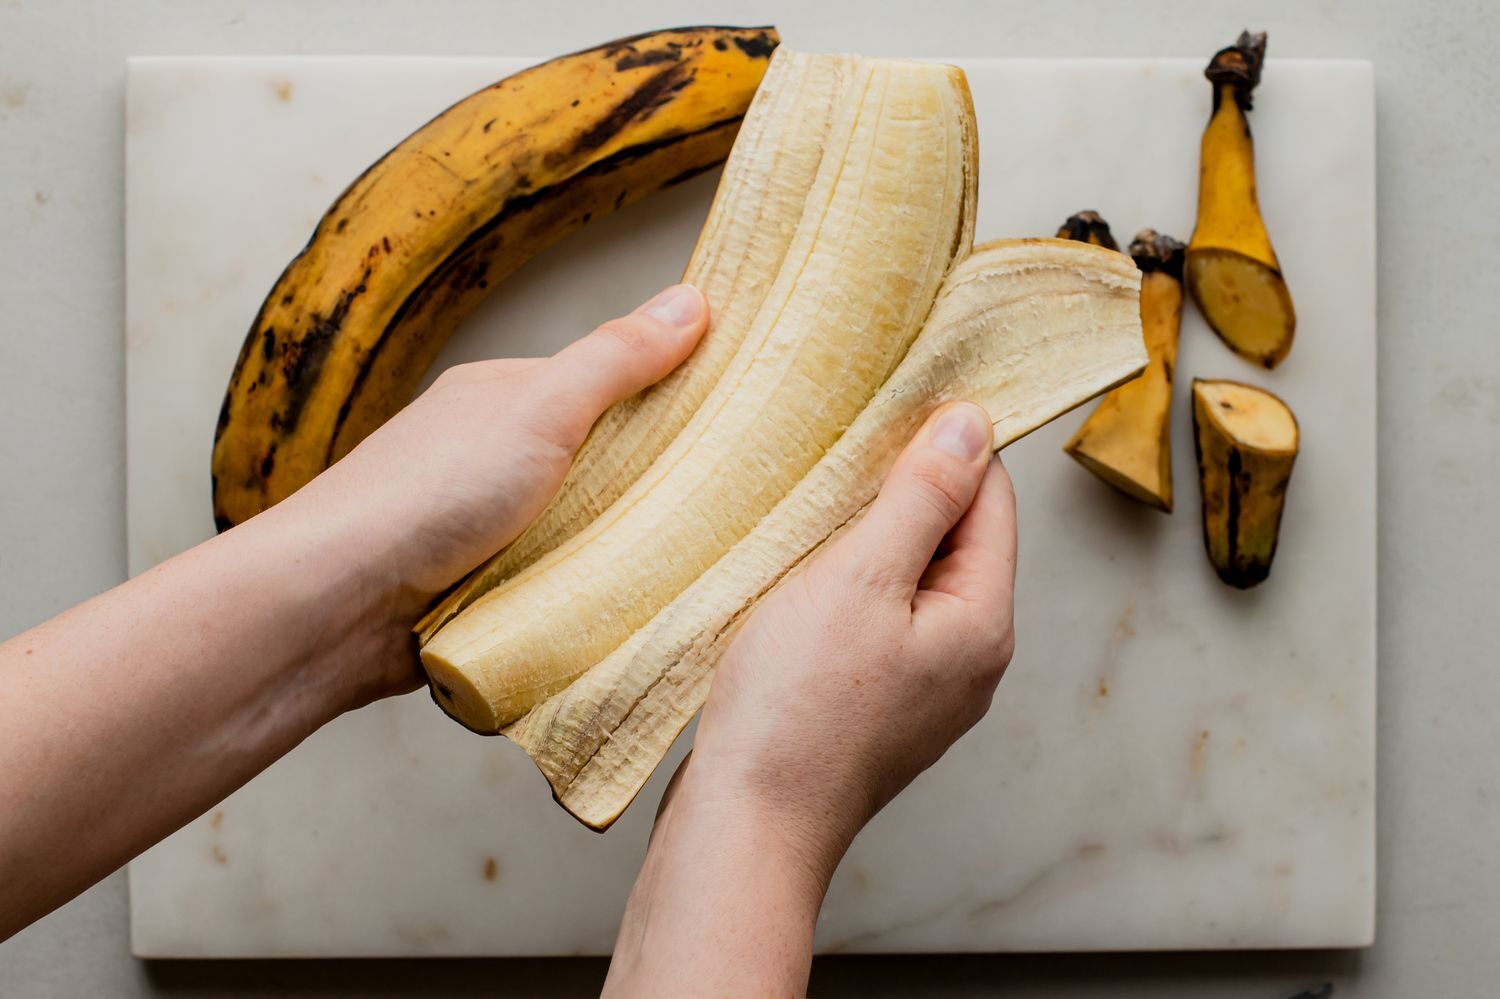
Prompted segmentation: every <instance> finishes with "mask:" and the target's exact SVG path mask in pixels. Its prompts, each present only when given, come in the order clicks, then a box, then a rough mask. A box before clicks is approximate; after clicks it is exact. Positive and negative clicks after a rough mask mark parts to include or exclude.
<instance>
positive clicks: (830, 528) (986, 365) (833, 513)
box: [503, 239, 1146, 829]
mask: <svg viewBox="0 0 1500 999" xmlns="http://www.w3.org/2000/svg"><path fill="white" fill-rule="evenodd" d="M1138 286H1139V275H1138V274H1137V272H1136V270H1135V268H1134V267H1132V266H1131V263H1130V261H1129V260H1128V259H1127V258H1126V257H1124V256H1123V255H1122V254H1119V253H1113V252H1109V251H1106V250H1102V249H1095V248H1094V247H1090V246H1081V245H1075V244H1073V243H1067V242H1062V241H1059V240H1050V239H1044V240H1004V241H998V242H995V243H990V244H985V245H983V246H980V247H977V248H976V249H975V251H974V253H973V255H972V256H970V257H969V258H968V259H966V260H964V261H963V262H962V263H961V264H959V265H958V266H957V267H956V268H955V269H954V270H953V272H952V273H951V274H950V276H949V277H948V279H947V281H946V282H945V283H944V285H943V289H942V291H941V293H940V294H939V296H938V299H937V302H936V304H935V306H934V307H933V310H932V313H931V315H930V316H929V318H928V320H927V322H926V323H925V324H924V326H923V329H922V332H921V334H920V335H919V336H918V338H917V340H916V342H915V343H914V344H913V345H912V347H911V350H910V351H909V352H908V353H907V355H906V358H905V359H904V360H903V361H902V362H901V365H900V367H898V368H897V369H896V371H895V372H894V373H893V374H892V375H891V377H890V378H889V379H888V380H887V381H886V382H885V384H884V385H883V386H882V387H881V388H880V390H879V391H878V392H877V393H875V395H874V397H873V398H872V399H871V401H870V402H869V404H868V405H867V406H866V407H865V408H864V410H863V411H862V412H861V413H860V415H859V418H858V419H857V420H856V421H855V422H854V424H853V425H852V426H851V427H850V428H849V430H848V431H846V432H845V433H844V435H843V436H842V437H840V438H839V440H838V442H837V443H836V444H835V445H834V446H833V447H832V448H830V449H829V451H828V452H827V453H826V454H825V455H824V456H823V458H822V460H820V461H819V462H818V464H817V465H815V466H814V467H813V468H812V469H811V470H810V471H809V472H808V474H807V475H806V476H805V477H803V478H802V479H801V480H800V481H799V482H798V483H797V484H796V485H795V487H793V489H792V490H791V491H790V492H789V493H788V494H787V495H786V496H785V497H784V498H783V499H782V500H781V502H780V503H778V504H777V506H776V507H775V509H773V510H772V511H771V513H770V514H769V515H767V516H766V517H765V519H763V520H762V521H761V522H760V523H759V524H757V525H756V526H755V528H754V529H753V530H752V531H751V532H750V533H749V534H747V535H746V536H745V537H744V538H742V539H741V540H740V541H739V542H738V543H737V544H736V545H735V546H734V547H733V548H731V549H730V550H729V552H728V553H727V554H726V555H724V557H723V558H721V559H719V561H718V562H716V563H715V564H714V565H713V566H712V567H711V568H710V569H708V571H707V572H705V573H703V574H702V575H701V576H699V577H698V579H697V580H695V581H694V582H693V584H692V585H691V586H689V587H688V588H687V589H686V590H684V591H683V592H682V593H681V594H679V595H678V596H677V597H676V598H675V599H673V600H672V601H671V602H670V603H668V604H667V605H666V606H665V607H664V608H663V609H662V610H661V611H660V612H658V613H657V614H656V616H655V617H654V618H652V620H651V621H650V622H649V623H647V624H646V625H645V626H644V627H642V628H640V629H638V630H637V631H636V632H635V633H634V634H632V635H631V636H630V638H629V639H628V640H627V641H626V642H625V643H624V644H623V645H621V646H620V647H619V648H617V649H616V650H615V651H614V652H612V653H611V654H610V655H609V656H607V657H606V658H605V659H604V660H603V661H602V662H600V663H599V664H598V665H597V666H595V667H593V668H592V669H590V670H589V671H588V672H586V673H584V674H583V675H582V676H580V677H579V678H578V679H577V680H575V681H574V682H573V683H572V684H571V685H569V686H568V687H567V688H566V689H565V690H563V691H561V692H560V693H558V694H556V695H554V696H553V697H551V698H549V699H548V700H546V701H544V702H543V703H542V704H540V705H539V706H538V707H536V708H535V709H534V710H532V711H531V712H530V713H529V714H527V715H526V716H525V717H524V718H522V719H521V720H520V721H518V722H516V723H515V724H513V725H511V726H510V727H509V728H506V729H504V730H503V731H504V734H505V735H506V736H508V737H509V738H511V739H512V740H514V741H515V742H517V743H518V744H520V745H521V747H522V748H523V749H525V750H526V752H527V753H529V754H530V755H531V757H532V758H533V760H534V761H535V762H536V764H537V765H538V767H539V768H540V769H541V770H542V772H543V774H544V775H545V776H546V777H547V780H548V781H549V782H550V783H551V785H552V789H553V793H554V795H555V796H556V798H557V800H558V801H559V802H560V803H561V804H562V805H563V807H564V808H566V809H568V811H569V812H571V813H572V814H573V815H574V816H576V817H577V818H578V819H579V820H580V821H582V822H584V823H585V824H586V825H588V826H590V827H592V828H595V829H604V828H607V827H608V826H609V825H610V824H611V823H612V822H613V821H614V820H615V819H616V818H618V817H619V815H620V814H621V812H623V811H624V809H625V808H626V806H628V805H629V804H630V801H631V800H632V799H633V798H634V797H635V795H636V793H637V792H639V790H640V788H641V786H642V785H644V784H645V782H646V779H647V778H648V777H649V776H650V775H651V772H652V771H653V770H654V769H655V768H656V766H657V764H658V763H660V761H661V759H662V757H663V756H664V755H665V754H666V751H667V749H668V748H669V747H670V746H671V744H672V741H673V740H674V739H675V738H676V737H677V734H678V733H679V732H680V731H681V730H682V728H683V727H684V726H685V725H686V724H687V723H688V721H689V719H691V718H692V716H693V714H694V713H695V712H696V711H697V710H698V708H699V707H700V706H701V705H702V703H703V700H704V698H705V697H706V696H707V693H708V687H709V683H710V681H711V680H712V677H713V670H714V667H715V665H716V664H717V662H718V660H719V657H720V656H721V655H722V654H723V652H724V650H725V649H726V648H727V647H728V645H729V642H730V641H731V640H732V638H733V637H734V634H735V631H736V629H737V627H738V625H739V623H740V622H741V621H743V620H744V619H745V618H746V616H747V615H748V614H749V613H750V612H751V611H752V610H753V609H754V607H755V606H756V605H757V604H758V603H759V602H760V600H761V599H763V598H764V597H765V596H766V595H767V594H768V593H770V592H771V591H772V590H773V589H774V588H775V587H776V585H777V584H778V583H779V582H780V581H781V580H782V579H783V578H785V577H786V576H787V574H788V573H790V572H792V571H794V570H795V568H796V567H797V566H798V565H800V564H801V563H802V562H803V560H805V559H806V558H807V557H809V556H810V555H811V554H813V553H814V552H816V551H817V550H818V549H819V548H820V547H821V546H822V545H823V544H825V543H826V542H827V541H829V540H830V539H832V538H833V537H835V536H836V535H837V534H838V533H839V532H840V531H841V530H842V529H843V527H844V526H846V525H847V524H849V523H852V522H853V521H854V520H855V519H856V518H857V517H859V516H860V515H861V513H862V512H863V510H864V509H865V507H866V506H868V504H869V503H870V501H871V500H872V499H873V498H874V497H875V494H876V492H877V491H878V490H879V488H880V483H881V481H882V480H883V479H884V477H885V473H886V472H887V471H888V470H889V468H890V466H891V464H892V463H893V462H894V461H895V458H896V456H897V455H898V454H899V453H900V451H901V449H902V447H904V446H905V444H906V442H907V441H908V440H909V439H910V438H911V435H912V434H913V433H914V432H915V431H916V429H917V428H918V427H919V426H921V424H922V423H923V421H924V420H925V419H926V418H927V417H928V415H929V414H930V413H931V412H932V411H933V410H934V409H936V408H937V407H938V406H940V405H942V404H943V403H945V402H948V401H951V400H955V399H966V400H970V401H973V402H976V403H979V404H980V405H982V406H984V407H985V408H986V409H987V410H988V411H989V413H990V416H991V419H992V420H993V421H994V424H995V446H996V447H997V448H1000V447H1003V446H1005V445H1006V444H1009V443H1011V442H1012V441H1015V440H1017V439H1019V438H1021V437H1023V436H1025V435H1026V434H1028V433H1030V432H1031V431H1032V430H1035V429H1036V428H1037V427H1039V426H1041V425H1043V424H1045V423H1046V422H1048V421H1049V420H1051V419H1053V418H1054V417H1056V416H1059V415H1061V414H1062V413H1064V412H1066V411H1067V410H1069V409H1072V408H1073V407H1074V406H1077V405H1079V404H1080V403H1082V402H1084V401H1086V400H1087V399H1089V398H1090V397H1092V396H1094V395H1097V394H1098V393H1100V392H1103V391H1105V390H1107V389H1109V388H1110V387H1112V386H1114V385H1117V384H1119V383H1120V382H1122V381H1124V380H1125V379H1128V378H1131V377H1133V376H1134V375H1135V374H1136V373H1138V372H1139V371H1140V370H1141V368H1142V366H1143V365H1144V364H1145V362H1146V353H1145V350H1144V348H1143V345H1142V341H1141V328H1140V315H1139V307H1138V303H1137V289H1138Z"/></svg>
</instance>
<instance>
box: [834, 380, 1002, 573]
mask: <svg viewBox="0 0 1500 999" xmlns="http://www.w3.org/2000/svg"><path fill="white" fill-rule="evenodd" d="M993 442H994V427H993V425H992V424H991V423H990V418H989V414H988V413H986V412H985V411H984V409H983V408H981V407H979V406H976V405H974V404H973V403H970V402H959V403H953V404H952V405H948V406H944V407H942V408H941V409H939V410H938V411H937V412H935V413H933V414H932V416H930V417H928V420H927V423H926V424H925V425H924V426H923V427H922V429H921V430H919V431H917V434H916V436H915V437H914V438H912V441H911V443H910V444H908V445H907V446H906V450H905V451H902V452H901V456H900V457H899V458H897V459H896V464H895V466H894V467H893V468H892V469H891V471H890V473H889V474H888V475H887V476H886V478H885V484H884V485H882V486H881V487H880V495H879V496H877V497H875V501H874V502H873V503H872V504H871V505H870V509H869V512H868V513H866V514H865V516H864V518H863V519H862V520H860V521H859V523H857V524H855V525H854V527H853V528H852V529H851V530H850V531H849V534H848V535H847V536H846V537H845V539H844V542H843V543H844V544H847V545H848V546H849V548H848V550H849V551H850V552H853V553H854V555H853V557H854V558H856V559H858V560H859V563H860V564H861V565H862V566H863V570H864V572H865V574H867V575H869V574H872V570H873V575H874V576H875V577H876V578H878V579H879V580H881V581H883V582H885V583H888V584H889V585H891V586H892V587H894V588H896V589H899V590H900V591H901V592H903V593H904V594H906V595H908V596H909V595H910V594H914V593H915V592H916V590H917V586H918V583H919V581H920V580H921V578H922V574H923V573H924V572H926V571H927V566H928V564H929V563H930V562H931V561H932V556H933V554H934V553H935V552H936V551H937V548H938V545H939V544H941V543H942V541H943V538H944V536H946V535H947V533H948V532H949V531H950V530H952V529H953V526H954V525H955V524H957V523H958V521H959V519H960V518H961V517H962V516H963V515H964V512H965V511H966V510H968V509H969V505H970V504H971V503H973V502H974V496H975V494H976V493H978V491H979V484H980V483H981V482H982V481H983V480H984V473H985V469H986V468H988V467H989V458H990V453H991V451H992V449H993Z"/></svg>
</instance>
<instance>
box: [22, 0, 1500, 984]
mask: <svg viewBox="0 0 1500 999" xmlns="http://www.w3.org/2000/svg"><path fill="white" fill-rule="evenodd" d="M1255 6H1256V13H1255V17H1256V23H1255V24H1254V25H1253V27H1256V28H1259V29H1268V30H1269V31H1270V32H1271V39H1272V52H1273V54H1274V55H1277V56H1346V57H1356V58H1368V59H1371V60H1373V61H1374V63H1375V67H1376V79H1377V90H1378V128H1379V138H1378V157H1379V159H1378V163H1379V166H1378V183H1379V194H1380V197H1379V231H1380V251H1379V264H1380V271H1379V273H1380V297H1379V309H1380V311H1379V317H1380V349H1381V355H1380V360H1379V367H1380V391H1381V400H1380V427H1379V439H1380V460H1381V465H1380V469H1379V482H1380V494H1379V506H1380V523H1381V531H1380V551H1379V559H1380V571H1381V581H1380V615H1381V624H1380V674H1381V675H1380V757H1379V762H1380V781H1379V793H1380V800H1379V812H1380V825H1379V829H1380V884H1379V895H1380V907H1379V930H1378V941H1377V944H1376V946H1375V947H1374V948H1373V949H1372V950H1369V951H1366V952H1361V953H1317V952H1311V953H1262V954H1192V955H1120V956H1107V955H1106V956H1089V957H1070V956H1051V957H1034V958H1033V957H993V958H976V957H966V958H935V957H923V958H898V957H892V958H831V959H824V960H821V961H820V962H819V963H818V965H817V967H816V969H815V971H814V975H813V992H814V994H816V995H824V996H831V995H845V994H847V995H861V996H868V995H914V994H924V995H951V996H967V995H975V996H978V995H989V994H993V993H994V991H995V990H996V989H997V988H1003V989H1004V991H1005V994H1006V995H1013V996H1033V995H1035V996H1040V995H1047V996H1069V997H1071V996H1095V995H1099V996H1103V995H1109V996H1123V997H1132V996H1139V997H1143V999H1144V997H1151V999H1158V997H1167V996H1183V997H1189V996H1192V997H1201V996H1223V997H1266V999H1273V997H1279V996H1285V995H1288V994H1290V993H1291V992H1294V991H1296V990H1297V989H1298V988H1301V987H1304V986H1306V985H1308V984H1311V983H1314V982H1318V981H1324V980H1332V981H1334V982H1336V983H1338V984H1339V985H1340V986H1341V988H1340V993H1339V994H1340V995H1357V996H1361V997H1391V999H1395V997H1401V999H1406V997H1412V996H1424V997H1426V996H1432V997H1447V996H1478V995H1487V994H1491V993H1493V992H1494V990H1495V986H1494V982H1495V981H1496V980H1497V978H1500V948H1497V947H1496V946H1495V941H1496V940H1497V939H1500V868H1497V867H1495V866H1491V865H1490V864H1489V863H1488V859H1487V855H1488V852H1489V847H1490V846H1491V845H1492V844H1493V843H1495V842H1496V841H1497V840H1500V786H1497V785H1500V781H1497V775H1500V758H1497V757H1496V755H1495V754H1493V753H1490V752H1486V751H1485V750H1486V749H1487V747H1486V746H1485V745H1484V743H1483V741H1482V740H1483V739H1484V737H1485V736H1486V735H1487V734H1488V732H1489V730H1490V728H1491V725H1492V721H1491V715H1492V711H1491V704H1492V703H1494V702H1495V701H1496V695H1497V694H1500V671H1497V670H1496V669H1495V668H1494V666H1493V662H1492V661H1493V651H1492V650H1493V649H1494V648H1495V646H1496V639H1497V637H1500V636H1497V630H1500V629H1497V625H1496V617H1497V615H1496V614H1495V612H1494V609H1493V608H1494V606H1495V604H1496V599H1495V596H1496V586H1495V584H1494V582H1493V580H1494V579H1495V575H1496V574H1495V571H1494V568H1493V562H1492V557H1493V556H1492V553H1493V552H1495V551H1496V550H1500V526H1497V521H1496V519H1495V518H1494V517H1493V516H1491V515H1490V510H1491V508H1492V505H1493V504H1492V502H1490V501H1489V497H1490V496H1491V495H1492V494H1493V493H1494V492H1495V491H1496V486H1500V336H1497V335H1496V333H1497V327H1500V322H1497V320H1496V318H1495V315H1496V310H1495V309H1494V307H1493V306H1492V305H1491V303H1489V302H1488V301H1486V300H1485V299H1484V297H1483V296H1484V295H1485V293H1486V290H1487V289H1488V288H1490V287H1491V286H1492V285H1493V283H1494V280H1495V279H1494V277H1493V275H1494V274H1495V273H1497V272H1500V237H1497V235H1496V232H1497V228H1496V225H1497V220H1500V104H1497V102H1496V100H1495V94H1496V91H1497V89H1500V72H1497V70H1496V68H1495V63H1494V62H1493V61H1492V60H1491V57H1490V56H1489V54H1488V52H1487V45H1488V43H1489V42H1490V40H1491V39H1493V38H1494V37H1496V36H1497V35H1500V6H1497V5H1495V4H1493V3H1491V2H1487V0H1447V2H1445V3H1443V4H1441V5H1439V4H1437V3H1420V2H1399V0H1363V2H1361V0H1347V2H1341V0H1322V2H1318V3H1307V2H1297V0H1277V2H1268V3H1261V4H1258V5H1255ZM581 7H582V5H581V4H577V5H574V4H546V5H541V6H536V5H522V4H519V3H511V2H485V0H467V2H459V0H426V2H424V3H421V4H417V3H414V2H399V0H323V2H321V3H318V4H306V3H299V2H296V0H262V2H256V3H250V2H231V0H154V2H145V0H139V2H123V0H122V2H118V3H110V4H105V3H87V2H82V0H0V233H4V237H5V238H4V239H3V240H0V302H3V303H5V308H4V311H3V313H0V316H3V318H0V329H3V334H0V427H3V428H4V430H3V432H0V469H3V470H4V471H3V474H0V636H9V635H11V634H14V633H16V632H18V631H20V630H22V629H24V628H26V627H28V626H30V625H32V624H35V623H37V622H38V621H41V620H42V619H44V618H46V617H47V616H49V615H51V614H54V613H56V612H58V611H60V610H62V609H64V608H65V607H67V606H69V605H70V604H72V603H75V602H77V601H79V600H81V599H84V598H85V597H88V596H89V595H91V594H93V593H96V592H98V591H100V590H102V589H104V588H106V587H108V586H110V585H112V584H114V583H116V582H118V581H119V580H120V579H121V578H123V575H124V566H125V541H124V502H123V487H124V454H123V410H124V406H123V371H122V366H123V360H122V358H123V351H122V311H123V310H122V306H123V303H122V295H123V292H122V288H123V280H122V264H123V254H122V239H121V232H122V221H123V219H122V215H123V209H122V198H121V193H122V162H121V150H122V134H121V133H122V126H123V116H122V113H121V109H122V97H123V81H124V60H125V58H126V57H127V56H129V55H137V54H276V53H286V54H336V53H371V52H380V53H423V54H480V53H483V54H493V53H495V52H501V51H504V52H513V51H516V50H527V51H534V52H537V53H547V52H553V51H565V50H569V49H574V48H578V47H580V46H582V45H585V44H588V43H590V42H594V41H597V40H600V39H603V38H608V37H612V36H615V35H621V34H628V33H632V32H635V31H638V30H641V29H642V28H649V27H654V26H666V25H671V24H688V23H704V22H709V23H754V22H774V23H776V24H777V25H778V26H779V27H780V28H781V29H782V31H783V34H784V35H785V36H786V37H787V38H789V39H791V40H793V41H794V42H795V44H797V45H798V46H799V47H802V48H807V49H825V50H832V49H848V50H858V51H863V52H868V53H870V54H892V55H895V54H904V55H930V56H942V55H960V54H972V55H993V56H1064V55H1066V56H1191V57H1203V56H1205V55H1207V54H1208V53H1209V52H1211V51H1212V50H1213V49H1215V48H1217V47H1218V46H1219V45H1221V44H1223V43H1224V41H1225V40H1226V38H1227V37H1228V36H1229V35H1231V34H1232V33H1233V32H1234V31H1237V30H1238V29H1239V28H1240V27H1242V26H1244V25H1242V24H1241V19H1242V18H1243V16H1244V5H1242V4H1234V3H1230V2H1227V0H1214V2H1207V0H1197V2H1194V0H1174V2H1152V0H1134V2H1117V3H1113V4H1100V3H1093V2H1088V0H1052V2H1050V3H1047V4H1040V3H1032V4H1023V3H1019V2H989V3H983V2H979V0H970V2H964V3H959V2H950V3H942V2H932V3H925V4H910V3H904V4H895V3H877V2H868V0H867V2H863V3H859V2H855V0H849V2H841V3H835V2H827V0H825V2H823V3H820V4H818V5H817V6H816V7H814V6H813V5H811V4H807V3H780V4H754V3H748V2H747V3H738V4H732V3H722V2H717V0H704V2H700V3H697V4H692V5H689V4H682V3H671V2H664V0H640V2H638V3H635V4H631V5H623V4H599V5H598V9H597V10H595V11H591V12H588V13H587V15H586V16H585V15H581V14H580V13H579V10H580V9H581ZM226 238H229V237H226ZM125 892H126V888H125V880H124V876H123V875H122V874H119V875H115V876H114V877H112V878H110V879H108V880H107V881H105V882H104V883H103V884H101V885H99V886H98V887H96V888H95V889H93V890H92V891H90V892H88V893H87V894H85V895H84V896H82V897H81V898H79V899H77V900H76V901H74V902H73V903H72V904H70V905H68V906H66V907H65V908H63V909H62V910H60V911H58V912H57V913H55V914H53V915H52V916H49V917H48V918H46V919H44V920H42V921H41V922H40V923H38V924H37V925H35V926H33V927H31V928H30V929H28V930H25V931H23V932H22V933H21V934H20V935H18V936H17V937H16V938H14V939H13V940H11V941H9V942H7V943H5V944H3V945H0V996H4V997H6V999H63V997H69V999H71V997H74V996H80V995H100V996H131V997H134V996H157V995H173V996H192V997H198V996H202V997H208V996H231V995H233V996H260V995H271V994H276V995H292V996H299V995H301V996H314V995H332V994H360V995H364V994H370V993H379V994H381V995H389V996H397V995H408V994H409V995H413V996H417V995H424V996H428V995H444V994H448V995H477V994H480V992H481V991H483V992H484V993H486V994H490V993H492V992H494V991H500V992H501V993H503V994H510V995H537V996H543V995H575V994H578V995H583V994H588V993H590V992H591V991H594V990H596V989H597V985H598V983H599V981H600V980H601V979H602V976H603V971H604V965H603V963H602V962H598V961H567V960H555V961H540V960H528V961H507V962H484V961H452V962H438V961H433V962H401V961H393V962H367V963H359V962H328V963H314V962H270V961H268V962H254V963H240V962H234V963H217V964H216V963H151V964H148V963H142V962H138V961H136V960H134V959H132V958H131V957H130V956H129V953H128V947H127V936H126V934H127V925H126V904H125V898H126V896H125ZM497 983H499V985H498V986H497Z"/></svg>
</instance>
